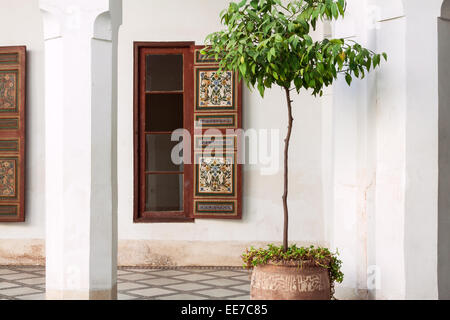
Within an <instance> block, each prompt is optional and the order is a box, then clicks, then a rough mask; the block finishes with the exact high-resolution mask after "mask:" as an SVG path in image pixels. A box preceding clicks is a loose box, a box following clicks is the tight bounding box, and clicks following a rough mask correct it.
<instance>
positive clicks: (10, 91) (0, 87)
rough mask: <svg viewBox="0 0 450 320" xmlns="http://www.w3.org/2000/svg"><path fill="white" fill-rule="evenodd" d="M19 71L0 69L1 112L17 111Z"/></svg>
mask: <svg viewBox="0 0 450 320" xmlns="http://www.w3.org/2000/svg"><path fill="white" fill-rule="evenodd" d="M17 90H18V84H17V71H0V112H17V100H18V99H17V93H18V91H17Z"/></svg>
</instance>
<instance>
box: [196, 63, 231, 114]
mask: <svg viewBox="0 0 450 320" xmlns="http://www.w3.org/2000/svg"><path fill="white" fill-rule="evenodd" d="M196 79H197V80H196V86H197V89H196V109H197V110H199V111H201V110H205V111H207V110H235V109H236V105H235V88H234V86H235V84H234V73H233V72H232V71H223V72H221V73H220V74H219V73H218V72H217V68H198V69H197V71H196Z"/></svg>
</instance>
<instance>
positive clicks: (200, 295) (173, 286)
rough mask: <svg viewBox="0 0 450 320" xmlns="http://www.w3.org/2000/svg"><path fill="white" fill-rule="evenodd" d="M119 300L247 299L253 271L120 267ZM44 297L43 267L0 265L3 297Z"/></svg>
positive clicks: (213, 268)
mask: <svg viewBox="0 0 450 320" xmlns="http://www.w3.org/2000/svg"><path fill="white" fill-rule="evenodd" d="M117 282H118V290H119V292H118V299H119V300H248V299H249V298H250V296H249V292H250V273H249V272H248V271H246V270H243V269H242V268H229V267H211V268H209V267H201V268H191V267H179V268H170V269H166V268H132V267H130V268H126V267H124V268H119V270H118V281H117ZM44 298H45V269H44V268H43V267H25V266H24V267H10V266H5V267H2V266H0V300H41V299H44Z"/></svg>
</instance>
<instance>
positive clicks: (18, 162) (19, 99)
mask: <svg viewBox="0 0 450 320" xmlns="http://www.w3.org/2000/svg"><path fill="white" fill-rule="evenodd" d="M25 68H26V47H25V46H21V47H0V222H23V221H25V87H26V74H25V72H26V70H25Z"/></svg>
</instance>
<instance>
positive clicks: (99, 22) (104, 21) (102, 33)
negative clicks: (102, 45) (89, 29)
mask: <svg viewBox="0 0 450 320" xmlns="http://www.w3.org/2000/svg"><path fill="white" fill-rule="evenodd" d="M94 38H95V39H100V40H108V41H111V40H112V25H111V14H110V13H109V11H106V12H103V13H101V14H99V15H98V16H97V18H96V19H95V22H94Z"/></svg>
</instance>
